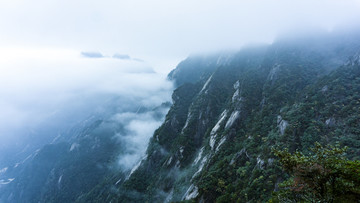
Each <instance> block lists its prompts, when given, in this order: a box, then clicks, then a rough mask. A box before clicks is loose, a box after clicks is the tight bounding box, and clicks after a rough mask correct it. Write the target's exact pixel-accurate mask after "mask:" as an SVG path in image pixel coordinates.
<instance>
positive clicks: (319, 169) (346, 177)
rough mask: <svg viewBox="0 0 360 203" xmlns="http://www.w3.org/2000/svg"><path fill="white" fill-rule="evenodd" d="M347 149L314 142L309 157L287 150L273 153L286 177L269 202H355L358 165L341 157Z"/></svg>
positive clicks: (358, 194) (358, 190)
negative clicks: (288, 176) (287, 176)
mask: <svg viewBox="0 0 360 203" xmlns="http://www.w3.org/2000/svg"><path fill="white" fill-rule="evenodd" d="M346 150H347V147H344V148H341V147H340V146H339V145H335V146H331V145H327V146H326V147H323V146H322V145H320V144H319V143H315V147H314V148H311V152H312V153H311V154H309V155H304V154H303V153H301V152H298V151H296V152H295V153H294V154H291V153H289V152H288V149H284V150H277V149H273V152H274V154H275V155H276V156H278V157H279V159H280V164H281V165H282V168H283V169H284V170H285V171H286V172H287V173H289V174H290V178H289V179H288V180H287V181H285V182H283V183H281V184H280V185H279V186H280V190H279V191H277V192H274V193H273V196H272V199H271V200H270V202H357V201H358V200H360V162H359V161H351V160H348V159H347V158H346V157H345V151H346Z"/></svg>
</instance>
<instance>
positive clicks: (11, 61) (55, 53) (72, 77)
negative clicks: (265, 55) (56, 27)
mask: <svg viewBox="0 0 360 203" xmlns="http://www.w3.org/2000/svg"><path fill="white" fill-rule="evenodd" d="M0 55H3V56H5V57H4V59H2V60H1V61H0V71H1V73H2V74H1V75H0V95H1V97H0V112H2V113H1V114H0V121H1V123H0V143H1V144H0V145H1V146H0V147H1V152H0V154H3V155H4V151H6V150H10V151H16V150H20V149H22V148H24V147H25V146H26V145H27V143H26V142H27V141H29V139H30V138H31V140H32V141H35V140H37V139H39V140H41V141H39V145H40V144H41V143H44V142H50V141H51V139H53V138H54V137H56V136H57V135H58V133H61V131H63V130H64V129H66V128H71V127H72V126H73V125H74V123H76V122H78V121H79V120H81V119H85V118H86V117H87V116H89V115H91V114H102V113H104V112H106V111H108V110H107V109H104V108H106V106H109V105H108V103H109V102H112V101H114V98H119V99H117V100H116V101H118V102H119V103H118V104H116V105H112V106H115V107H116V109H115V111H114V112H113V113H114V114H116V113H119V112H120V113H125V114H126V112H131V115H132V119H130V120H131V121H132V122H131V123H129V126H127V128H129V131H131V132H133V134H134V135H139V136H140V137H141V136H143V135H144V133H145V131H146V132H148V133H146V136H149V134H150V136H151V135H152V132H149V130H150V131H153V130H155V128H156V127H158V126H159V125H160V123H159V121H153V118H152V117H151V116H150V115H142V116H141V117H142V118H141V119H139V118H138V117H137V116H136V114H135V113H134V109H137V108H139V107H140V106H142V107H143V108H149V109H151V108H154V107H156V106H159V105H161V104H162V103H163V102H165V101H169V100H170V98H171V90H172V83H171V82H169V81H167V80H166V75H161V74H157V73H155V72H154V70H153V69H152V67H150V66H149V65H147V64H146V63H140V62H137V61H133V60H117V59H114V58H111V57H110V58H105V57H103V58H96V59H92V58H87V57H81V56H79V52H76V51H71V50H47V49H43V50H26V49H19V48H17V49H14V50H11V49H4V50H0ZM121 98H126V99H121ZM131 101H136V102H131ZM115 107H114V108H115ZM110 116H111V115H110ZM119 122H120V121H119ZM139 123H141V125H137V124H139ZM134 125H135V126H137V127H138V128H137V129H135V128H133V127H132V126H134ZM128 138H129V139H130V136H128ZM138 138H139V137H138ZM138 138H135V137H134V138H131V139H138ZM142 138H143V137H142ZM142 138H141V139H139V140H143V139H142ZM148 138H149V137H148ZM148 138H146V139H147V140H148ZM146 139H145V140H146ZM128 141H129V142H130V143H133V141H134V140H128ZM135 141H136V140H135ZM141 146H143V145H141ZM1 158H2V157H0V161H1Z"/></svg>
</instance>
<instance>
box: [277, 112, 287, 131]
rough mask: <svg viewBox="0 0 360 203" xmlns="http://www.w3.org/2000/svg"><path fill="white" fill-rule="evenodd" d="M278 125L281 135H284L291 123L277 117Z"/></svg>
mask: <svg viewBox="0 0 360 203" xmlns="http://www.w3.org/2000/svg"><path fill="white" fill-rule="evenodd" d="M277 124H278V128H279V131H280V134H281V135H284V133H285V130H286V128H287V126H288V125H289V123H288V122H287V121H286V120H284V119H282V117H281V116H280V115H279V116H278V117H277Z"/></svg>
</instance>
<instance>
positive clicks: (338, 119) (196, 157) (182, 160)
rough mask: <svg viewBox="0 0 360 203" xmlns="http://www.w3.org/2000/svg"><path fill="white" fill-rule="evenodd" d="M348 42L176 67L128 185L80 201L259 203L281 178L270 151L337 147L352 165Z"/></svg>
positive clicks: (354, 71)
mask: <svg viewBox="0 0 360 203" xmlns="http://www.w3.org/2000/svg"><path fill="white" fill-rule="evenodd" d="M346 36H348V37H344V35H340V34H333V35H326V36H317V37H312V38H303V39H296V40H295V39H287V40H283V41H278V42H276V43H274V44H272V45H269V46H256V47H248V48H244V49H243V50H241V51H240V52H237V53H233V54H226V55H224V54H218V55H213V56H211V57H200V56H198V57H194V56H193V57H190V58H189V59H186V60H185V61H183V62H181V63H180V64H179V66H178V67H177V68H176V69H175V70H174V71H172V72H171V73H170V75H169V78H171V79H173V80H175V81H176V84H177V86H178V88H177V89H176V90H175V91H174V94H173V105H172V107H171V109H170V111H169V112H168V114H167V116H166V120H165V122H164V123H163V124H162V126H161V127H160V128H159V129H158V130H156V132H155V133H154V136H153V137H152V139H151V141H150V144H149V147H148V150H147V154H146V157H144V159H143V160H142V161H141V162H140V163H139V164H138V165H137V166H136V167H135V168H134V169H133V170H132V172H131V174H130V175H129V176H128V177H127V178H126V179H122V180H120V182H117V183H116V184H115V182H114V183H113V182H112V181H115V179H116V178H115V177H114V178H112V181H111V180H110V181H108V182H106V183H104V185H113V187H112V190H111V191H110V190H106V191H104V190H100V189H99V188H98V190H94V191H92V192H91V193H89V194H87V195H86V196H84V198H83V199H80V200H79V201H91V200H93V199H96V198H98V199H101V198H105V199H106V200H107V201H114V202H127V201H134V202H136V201H138V202H144V201H149V202H170V201H181V200H191V199H192V200H196V201H200V202H214V201H220V202H221V201H223V202H234V201H240V202H248V201H255V200H256V201H266V200H267V199H268V198H269V197H270V195H271V193H272V191H273V190H274V189H276V187H277V184H278V183H279V182H280V181H281V180H283V179H284V177H286V175H285V174H283V173H282V172H281V170H280V169H279V167H278V165H277V162H276V159H275V157H274V156H273V155H272V153H271V148H272V147H273V146H279V147H288V148H290V149H291V150H301V151H307V150H308V148H309V147H310V146H312V144H313V143H314V142H315V141H320V142H322V143H333V142H336V141H340V142H341V143H342V144H345V145H348V146H349V147H350V148H351V150H350V151H351V154H349V156H350V157H357V158H358V157H359V154H358V153H359V144H360V140H359V126H358V125H359V124H358V123H359V118H358V115H359V114H358V113H359V112H358V111H359V108H360V103H359V100H358V97H359V87H360V86H359V82H360V81H359V77H360V75H359V63H358V55H357V53H358V52H359V51H360V43H359V42H360V39H359V38H358V37H356V35H351V36H350V35H346ZM349 36H350V37H349ZM351 57H352V58H351ZM205 58H207V60H208V63H206V61H204V60H205ZM349 58H350V59H349Z"/></svg>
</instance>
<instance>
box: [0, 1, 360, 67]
mask: <svg viewBox="0 0 360 203" xmlns="http://www.w3.org/2000/svg"><path fill="white" fill-rule="evenodd" d="M359 19H360V0H248V1H244V0H101V1H99V0H31V1H29V0H1V1H0V49H2V50H3V51H4V50H5V51H6V50H7V49H9V47H11V48H12V49H14V48H21V49H23V48H27V49H30V50H35V49H41V50H46V49H68V50H73V51H78V52H81V51H96V52H101V53H104V54H109V55H112V54H115V53H118V54H129V55H130V56H132V57H135V58H141V59H144V60H145V61H147V62H148V63H149V64H151V65H152V66H153V67H154V68H155V70H157V71H160V72H168V71H170V70H171V69H172V68H174V66H175V65H176V64H177V63H178V62H179V60H181V59H183V58H185V57H186V56H187V55H189V54H191V53H197V52H205V51H215V50H218V49H228V48H231V49H237V48H239V47H241V45H242V44H244V43H251V42H271V41H272V40H273V39H274V37H275V36H276V35H277V34H278V33H282V32H284V31H289V30H290V31H291V30H292V29H297V28H299V27H320V28H324V29H332V28H333V27H334V26H339V25H346V24H350V23H358V22H357V21H360V20H359ZM37 53H38V54H39V55H43V54H44V53H41V52H39V51H38V52H37ZM45 53H46V51H45ZM44 57H46V56H44ZM0 60H1V59H0ZM0 63H1V61H0Z"/></svg>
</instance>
